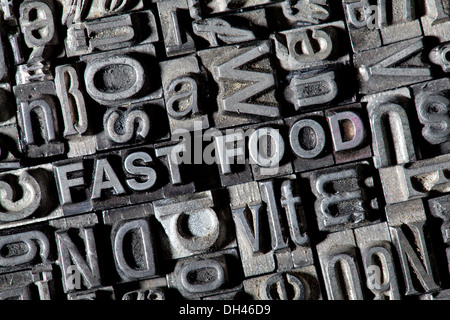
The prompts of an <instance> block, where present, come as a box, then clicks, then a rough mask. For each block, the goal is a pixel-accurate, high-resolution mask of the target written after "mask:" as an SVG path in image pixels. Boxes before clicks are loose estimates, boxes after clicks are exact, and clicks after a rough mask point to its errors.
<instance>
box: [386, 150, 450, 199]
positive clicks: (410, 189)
mask: <svg viewBox="0 0 450 320" xmlns="http://www.w3.org/2000/svg"><path fill="white" fill-rule="evenodd" d="M448 168H450V155H448V154H447V155H442V156H437V157H434V158H431V159H426V160H419V161H416V162H414V163H408V164H403V165H398V166H392V167H386V168H381V169H380V170H379V173H380V178H381V183H382V185H383V191H384V197H385V199H386V202H387V203H388V204H389V203H399V202H402V201H407V200H411V199H416V198H423V197H426V196H429V195H430V194H431V193H446V192H448V190H449V179H448V176H447V171H448Z"/></svg>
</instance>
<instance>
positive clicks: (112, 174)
mask: <svg viewBox="0 0 450 320" xmlns="http://www.w3.org/2000/svg"><path fill="white" fill-rule="evenodd" d="M150 153H151V154H152V155H150ZM155 162H156V156H155V155H154V152H153V148H150V147H148V146H146V147H142V148H139V149H130V150H120V151H115V152H110V153H108V154H103V155H101V156H100V155H99V156H96V157H85V158H84V159H79V160H73V161H61V162H57V163H55V164H54V170H55V176H56V178H57V181H58V191H59V197H60V202H61V206H62V208H63V211H64V215H73V214H78V213H84V212H88V211H89V210H106V209H109V208H114V207H121V206H125V205H129V204H138V203H143V202H147V201H151V200H155V199H160V198H162V197H163V190H161V189H160V188H162V187H163V186H165V183H168V182H166V181H167V180H168V179H169V177H168V174H166V176H167V178H166V179H163V178H162V176H160V171H159V168H160V167H161V165H159V164H157V163H155ZM157 170H158V171H157ZM157 172H158V173H157ZM188 191H189V190H188Z"/></svg>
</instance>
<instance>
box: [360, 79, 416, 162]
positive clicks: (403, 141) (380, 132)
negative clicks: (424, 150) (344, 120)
mask: <svg viewBox="0 0 450 320" xmlns="http://www.w3.org/2000/svg"><path fill="white" fill-rule="evenodd" d="M410 100H411V94H410V92H409V89H407V88H401V89H396V90H392V91H385V92H382V93H379V94H374V95H371V96H365V97H364V98H363V99H362V101H363V102H368V104H367V110H368V113H369V120H370V129H371V132H372V149H373V162H374V165H375V168H384V167H387V166H392V165H397V164H403V163H408V162H412V161H415V160H416V151H415V149H416V146H415V144H414V143H413V138H412V131H411V124H412V123H411V108H412V106H411V101H410ZM408 115H409V116H408Z"/></svg>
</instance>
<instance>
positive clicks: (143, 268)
mask: <svg viewBox="0 0 450 320" xmlns="http://www.w3.org/2000/svg"><path fill="white" fill-rule="evenodd" d="M152 213H153V207H152V205H151V204H150V203H148V204H144V205H139V206H127V207H123V208H118V209H112V210H105V211H103V213H102V215H103V222H104V224H105V225H107V226H109V228H108V229H109V230H110V238H111V248H112V252H113V256H114V263H115V266H116V270H117V273H118V274H119V276H120V278H121V279H122V281H133V280H138V279H145V278H150V277H154V276H155V275H156V262H155V260H156V254H157V252H156V249H155V246H154V241H153V233H152V231H151V229H150V223H149V217H150V215H151V214H152ZM130 239H131V240H130ZM108 247H109V246H108ZM130 253H131V254H130Z"/></svg>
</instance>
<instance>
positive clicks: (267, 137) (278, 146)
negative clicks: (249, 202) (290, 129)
mask: <svg viewBox="0 0 450 320" xmlns="http://www.w3.org/2000/svg"><path fill="white" fill-rule="evenodd" d="M284 129H285V128H284V123H283V122H282V121H281V120H279V121H272V122H266V123H264V124H261V125H254V126H250V127H249V129H248V130H251V131H252V133H251V134H250V135H249V140H248V153H249V160H250V165H251V168H252V174H253V179H254V180H262V179H268V178H271V177H279V176H285V175H288V174H291V173H292V172H293V170H292V164H291V162H290V156H289V154H288V152H285V149H287V147H286V146H285V142H284V138H283V135H285V136H287V132H286V133H285V132H284Z"/></svg>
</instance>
